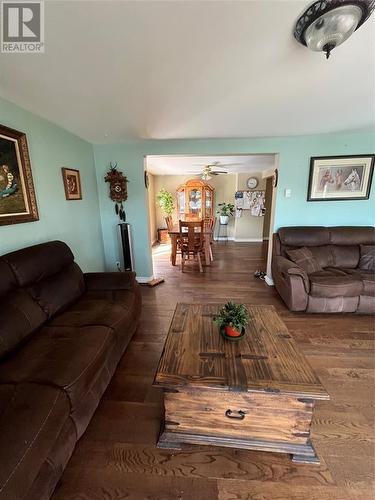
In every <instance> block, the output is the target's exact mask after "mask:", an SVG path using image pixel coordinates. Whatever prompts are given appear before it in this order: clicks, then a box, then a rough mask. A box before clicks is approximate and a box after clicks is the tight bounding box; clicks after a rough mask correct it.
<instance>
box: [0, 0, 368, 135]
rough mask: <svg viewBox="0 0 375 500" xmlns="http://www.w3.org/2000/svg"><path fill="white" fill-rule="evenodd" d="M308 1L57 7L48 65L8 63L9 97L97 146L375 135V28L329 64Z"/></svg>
mask: <svg viewBox="0 0 375 500" xmlns="http://www.w3.org/2000/svg"><path fill="white" fill-rule="evenodd" d="M308 3H309V1H308V0H292V1H289V0H259V1H255V0H254V1H252V0H248V1H233V0H230V1H216V0H212V1H189V0H185V1H173V2H172V1H158V0H155V1H103V0H102V1H52V0H47V1H46V2H45V46H46V52H45V54H39V55H38V54H32V55H31V54H12V55H10V54H0V94H1V95H2V96H3V97H5V98H7V99H9V100H11V101H13V102H16V103H18V104H20V105H21V106H23V107H25V108H26V109H29V110H31V111H33V112H35V113H37V114H40V115H42V116H44V117H46V118H48V119H50V120H51V121H53V122H55V123H57V124H59V125H62V126H63V127H65V128H66V129H68V130H70V131H72V132H74V133H76V134H77V135H79V136H81V137H83V138H86V139H88V140H90V141H92V142H99V143H100V142H117V141H121V140H124V139H127V138H137V137H140V138H141V137H142V138H202V137H206V138H212V137H250V136H252V137H254V136H273V135H300V134H310V133H324V132H331V131H341V130H355V129H363V128H368V127H371V126H374V117H375V43H374V42H375V23H374V18H375V16H372V18H371V19H370V20H369V21H367V22H366V23H365V24H364V25H363V26H362V27H361V28H360V29H359V30H358V31H357V32H355V33H354V35H353V36H352V37H351V38H350V39H349V40H348V41H347V42H345V43H344V44H343V45H342V46H340V47H338V48H337V49H336V50H335V51H333V53H332V55H331V58H330V59H329V60H328V61H327V60H326V59H325V58H324V55H323V54H322V53H314V52H311V51H309V50H308V49H306V48H305V47H303V46H302V45H299V44H298V43H297V42H296V41H295V40H294V38H293V36H292V31H293V27H294V23H295V21H296V19H297V17H298V15H299V14H300V13H301V11H302V10H303V9H304V7H305V6H306V5H307V4H308Z"/></svg>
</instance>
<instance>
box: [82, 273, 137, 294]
mask: <svg viewBox="0 0 375 500" xmlns="http://www.w3.org/2000/svg"><path fill="white" fill-rule="evenodd" d="M84 277H85V284H86V289H87V290H131V289H132V288H134V285H135V273H134V272H133V271H125V272H118V271H117V272H113V273H85V274H84Z"/></svg>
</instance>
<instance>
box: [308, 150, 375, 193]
mask: <svg viewBox="0 0 375 500" xmlns="http://www.w3.org/2000/svg"><path fill="white" fill-rule="evenodd" d="M374 158H375V156H374V155H352V156H319V157H314V158H311V161H310V177H309V187H308V192H307V201H338V200H367V199H368V197H369V196H370V189H371V180H372V174H373V170H374Z"/></svg>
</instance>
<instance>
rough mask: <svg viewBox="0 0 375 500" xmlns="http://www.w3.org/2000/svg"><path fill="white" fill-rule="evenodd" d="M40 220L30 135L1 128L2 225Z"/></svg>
mask: <svg viewBox="0 0 375 500" xmlns="http://www.w3.org/2000/svg"><path fill="white" fill-rule="evenodd" d="M36 220H39V216H38V207H37V204H36V199H35V192H34V184H33V178H32V174H31V165H30V158H29V151H28V147H27V139H26V134H24V133H23V132H19V131H17V130H13V129H11V128H8V127H4V126H3V125H0V225H6V224H17V223H21V222H33V221H36Z"/></svg>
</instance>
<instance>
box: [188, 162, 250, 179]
mask: <svg viewBox="0 0 375 500" xmlns="http://www.w3.org/2000/svg"><path fill="white" fill-rule="evenodd" d="M231 165H240V164H239V163H220V162H219V161H214V162H213V163H208V164H204V163H196V164H195V165H194V166H197V167H198V166H199V167H203V169H202V172H201V173H200V174H197V173H196V172H191V173H194V174H196V175H198V176H199V177H201V179H202V180H204V181H209V180H210V179H212V176H213V175H221V174H228V173H229V172H226V171H224V170H213V169H216V168H220V167H230V166H231Z"/></svg>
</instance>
